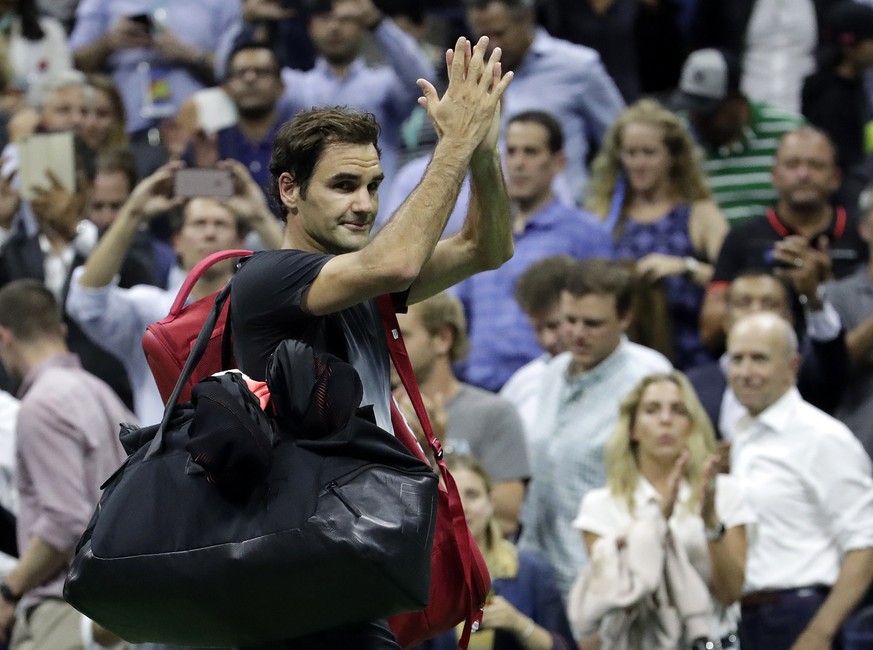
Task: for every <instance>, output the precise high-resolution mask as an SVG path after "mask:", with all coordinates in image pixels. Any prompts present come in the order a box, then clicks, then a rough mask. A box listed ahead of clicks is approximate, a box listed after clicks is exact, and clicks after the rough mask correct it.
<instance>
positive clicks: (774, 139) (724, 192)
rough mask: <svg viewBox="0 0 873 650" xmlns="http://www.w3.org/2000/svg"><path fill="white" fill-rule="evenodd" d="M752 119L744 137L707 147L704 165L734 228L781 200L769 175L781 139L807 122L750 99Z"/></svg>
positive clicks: (714, 191)
mask: <svg viewBox="0 0 873 650" xmlns="http://www.w3.org/2000/svg"><path fill="white" fill-rule="evenodd" d="M750 108H751V120H750V123H749V125H748V126H747V127H746V128H745V130H744V132H743V137H742V138H741V139H740V140H739V141H737V142H735V143H733V144H731V145H726V146H723V147H718V148H717V149H712V148H708V147H707V148H706V149H705V152H706V161H705V163H704V167H705V169H706V176H707V179H708V180H709V186H710V188H711V189H712V193H713V196H714V198H715V200H716V202H717V203H718V205H719V206H720V207H721V209H722V211H723V212H724V215H725V217H726V218H727V220H728V223H729V224H730V225H731V227H733V226H735V225H737V224H740V223H745V222H747V221H749V220H750V219H753V218H755V217H760V216H761V215H763V214H764V212H765V211H766V209H767V208H769V207H770V206H772V205H774V204H775V203H776V200H777V199H778V195H777V194H776V190H774V189H773V184H772V182H771V178H770V169H771V168H772V167H773V161H774V160H775V158H776V146H777V145H778V144H779V138H781V137H782V135H783V134H785V133H787V132H788V131H793V130H794V129H796V128H797V127H798V126H801V125H802V124H804V123H805V120H804V119H803V117H802V116H800V115H797V114H795V113H789V112H788V111H783V110H781V109H778V108H775V107H773V106H769V105H767V104H764V103H761V102H750Z"/></svg>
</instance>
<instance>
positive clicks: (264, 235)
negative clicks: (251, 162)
mask: <svg viewBox="0 0 873 650" xmlns="http://www.w3.org/2000/svg"><path fill="white" fill-rule="evenodd" d="M218 168H219V169H227V170H229V171H230V173H231V174H232V175H233V184H234V195H233V196H232V197H231V198H230V199H228V201H227V206H228V207H229V208H230V209H231V210H232V211H233V213H234V214H235V215H236V218H237V219H239V220H240V221H242V222H243V223H244V224H246V226H248V227H249V228H251V229H252V230H254V231H255V232H257V233H258V235H260V237H261V241H262V242H263V244H264V246H266V247H267V248H269V249H273V250H275V249H278V248H282V239H283V233H282V229H281V228H280V227H279V222H278V220H277V219H276V217H275V215H273V213H272V212H271V211H270V207H269V206H268V205H267V199H266V197H265V196H264V192H263V190H261V188H260V187H258V184H257V183H256V182H255V179H253V178H252V175H251V174H249V170H248V169H246V166H245V165H243V164H242V163H241V162H239V161H238V160H233V159H228V160H220V161H219V162H218Z"/></svg>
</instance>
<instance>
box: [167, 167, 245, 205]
mask: <svg viewBox="0 0 873 650" xmlns="http://www.w3.org/2000/svg"><path fill="white" fill-rule="evenodd" d="M173 193H174V194H175V195H176V196H181V197H184V198H193V197H197V196H211V197H216V198H223V199H228V198H230V197H232V196H233V193H234V192H233V176H231V173H230V170H227V169H204V168H193V169H180V170H179V171H177V172H176V175H175V183H174V190H173Z"/></svg>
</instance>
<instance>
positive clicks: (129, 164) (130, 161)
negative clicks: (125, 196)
mask: <svg viewBox="0 0 873 650" xmlns="http://www.w3.org/2000/svg"><path fill="white" fill-rule="evenodd" d="M96 169H97V172H96V173H97V174H114V173H116V172H121V173H122V174H124V176H125V178H127V182H128V183H129V185H130V186H129V188H128V189H129V190H131V191H132V190H133V188H134V187H136V184H137V183H139V174H138V173H137V170H136V159H135V158H134V156H133V152H132V151H131V150H130V149H108V150H106V151H101V152H100V153H98V154H97V163H96Z"/></svg>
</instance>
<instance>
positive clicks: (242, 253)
mask: <svg viewBox="0 0 873 650" xmlns="http://www.w3.org/2000/svg"><path fill="white" fill-rule="evenodd" d="M251 254H252V251H247V250H242V249H231V250H226V251H218V252H217V253H213V254H212V255H209V256H207V257H204V258H203V259H202V260H200V261H199V262H197V264H196V266H195V267H194V268H193V269H191V272H190V273H189V274H188V275H187V277H186V278H185V281H184V282H183V283H182V286H181V287H179V293H177V294H176V299H175V300H174V301H173V306H172V307H170V313H169V314H167V316H177V315H178V314H179V312H181V311H182V308H183V307H184V306H185V303H186V302H187V301H188V296H190V295H191V290H192V289H194V285H195V284H197V281H198V280H199V279H200V277H201V276H202V275H203V274H204V273H205V272H206V269H208V268H209V267H210V266H212V265H213V264H217V263H218V262H220V261H222V260H226V259H228V258H229V257H247V256H249V255H251Z"/></svg>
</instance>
